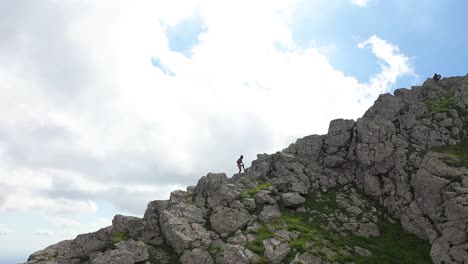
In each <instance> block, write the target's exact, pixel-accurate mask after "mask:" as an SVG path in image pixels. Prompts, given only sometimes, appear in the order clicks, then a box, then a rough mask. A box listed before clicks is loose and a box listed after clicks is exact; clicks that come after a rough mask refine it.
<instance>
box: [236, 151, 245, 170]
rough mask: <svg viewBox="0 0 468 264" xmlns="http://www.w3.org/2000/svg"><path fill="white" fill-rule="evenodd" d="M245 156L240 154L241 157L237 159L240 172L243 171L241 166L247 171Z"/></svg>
mask: <svg viewBox="0 0 468 264" xmlns="http://www.w3.org/2000/svg"><path fill="white" fill-rule="evenodd" d="M243 158H244V156H242V155H241V156H240V158H239V159H238V160H237V167H238V168H239V173H241V171H242V170H241V168H242V169H244V172H245V167H244V162H242V159H243Z"/></svg>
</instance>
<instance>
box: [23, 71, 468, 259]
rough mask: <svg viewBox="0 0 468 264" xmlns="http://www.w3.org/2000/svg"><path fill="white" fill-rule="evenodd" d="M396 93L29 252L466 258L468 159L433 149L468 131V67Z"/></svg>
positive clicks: (39, 255)
mask: <svg viewBox="0 0 468 264" xmlns="http://www.w3.org/2000/svg"><path fill="white" fill-rule="evenodd" d="M394 94H395V95H394V96H393V95H390V94H384V95H381V96H380V97H379V98H378V99H377V100H376V102H375V104H374V105H373V106H372V107H371V108H370V109H369V110H368V111H367V112H366V113H365V114H364V116H363V117H362V118H360V119H358V120H357V121H356V122H355V121H353V120H342V119H338V120H333V121H332V122H331V123H330V127H329V131H328V134H326V135H312V136H307V137H304V138H302V139H298V140H297V141H296V143H294V144H291V145H290V146H289V147H288V148H286V149H284V150H283V151H281V152H277V153H275V154H272V155H267V154H261V155H258V156H257V160H255V161H253V162H252V166H251V167H250V168H248V169H247V172H246V173H243V174H238V175H234V176H233V177H232V178H227V177H226V175H225V174H223V173H218V174H215V173H209V174H208V175H207V176H204V177H202V178H201V179H200V180H199V182H198V184H197V186H195V187H189V188H187V191H174V192H172V193H171V196H170V199H169V200H167V201H153V202H150V203H149V205H148V209H147V210H146V212H145V215H144V217H143V218H136V217H128V216H120V215H118V216H116V217H115V218H114V220H113V225H112V226H110V227H107V228H103V229H101V230H99V231H97V232H94V233H90V234H84V235H79V236H78V237H77V238H75V239H74V240H71V241H63V242H60V243H58V244H56V245H52V246H50V247H48V248H46V249H44V250H41V251H38V252H36V253H34V254H32V255H31V256H30V257H29V260H28V262H27V263H28V264H39V263H48V264H59V263H60V264H68V263H76V264H78V263H116V264H117V263H119V264H124V263H125V264H126V263H132V264H133V263H179V262H180V263H183V264H195V263H202V264H211V263H226V264H228V263H229V264H231V263H237V264H242V263H314V264H315V263H430V262H431V260H432V262H433V263H445V264H448V263H465V264H467V263H468V235H467V233H468V168H467V167H466V161H463V160H460V159H458V158H456V157H454V156H453V155H448V154H444V153H440V152H437V151H434V150H439V151H440V150H442V148H440V146H447V145H456V144H462V143H461V142H465V141H464V140H466V139H467V138H468V126H467V123H468V114H467V113H468V76H465V77H452V78H444V79H442V80H440V81H437V82H436V81H433V80H432V79H429V80H427V81H426V82H425V83H424V84H423V86H417V87H412V89H411V90H407V89H399V90H396V91H395V93H394ZM465 145H466V144H465ZM466 151H467V152H468V149H466ZM402 228H404V229H405V230H407V231H408V232H410V233H412V234H414V235H415V236H414V235H410V234H409V233H406V232H403V231H402ZM416 236H417V238H416Z"/></svg>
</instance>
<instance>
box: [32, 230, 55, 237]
mask: <svg viewBox="0 0 468 264" xmlns="http://www.w3.org/2000/svg"><path fill="white" fill-rule="evenodd" d="M34 234H35V235H36V236H45V237H51V236H54V232H52V231H49V230H38V231H36V232H34Z"/></svg>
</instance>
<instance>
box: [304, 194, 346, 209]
mask: <svg viewBox="0 0 468 264" xmlns="http://www.w3.org/2000/svg"><path fill="white" fill-rule="evenodd" d="M305 206H306V207H307V208H309V209H311V210H316V211H318V212H320V213H325V214H330V213H333V212H334V211H335V210H336V209H338V203H337V202H336V191H335V190H330V191H329V192H326V193H322V194H320V197H319V196H318V195H317V194H309V195H308V196H307V197H306V204H305Z"/></svg>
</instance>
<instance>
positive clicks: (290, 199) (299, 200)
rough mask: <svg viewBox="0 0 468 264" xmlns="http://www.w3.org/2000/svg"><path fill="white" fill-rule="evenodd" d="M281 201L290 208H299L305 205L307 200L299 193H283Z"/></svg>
mask: <svg viewBox="0 0 468 264" xmlns="http://www.w3.org/2000/svg"><path fill="white" fill-rule="evenodd" d="M281 200H282V201H283V204H284V205H285V206H288V207H299V206H301V205H303V204H304V203H305V198H304V197H303V196H301V195H300V194H299V193H297V192H287V193H282V194H281Z"/></svg>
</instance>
